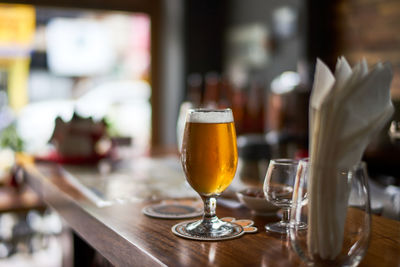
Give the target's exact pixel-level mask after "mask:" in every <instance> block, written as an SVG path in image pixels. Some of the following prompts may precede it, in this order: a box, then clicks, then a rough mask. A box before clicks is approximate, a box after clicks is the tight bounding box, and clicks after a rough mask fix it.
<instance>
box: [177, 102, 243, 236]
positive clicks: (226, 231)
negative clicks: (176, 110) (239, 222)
mask: <svg viewBox="0 0 400 267" xmlns="http://www.w3.org/2000/svg"><path fill="white" fill-rule="evenodd" d="M181 161H182V166H183V169H184V172H185V175H186V179H187V181H188V182H189V184H190V185H191V186H192V188H193V189H194V190H196V192H197V193H198V194H199V195H200V197H201V198H202V199H203V201H204V215H203V218H202V220H200V221H195V222H192V223H189V224H187V225H186V226H184V227H185V232H186V233H187V235H190V236H189V238H190V237H192V238H200V239H201V238H204V239H221V238H222V237H229V236H231V235H232V234H233V232H234V231H233V227H234V225H233V224H231V223H227V222H223V221H221V220H219V219H218V217H217V216H216V214H215V210H216V205H217V201H216V198H217V197H218V196H219V195H220V194H221V193H222V192H223V191H224V190H225V189H226V188H227V187H228V186H229V185H230V183H231V182H232V179H233V177H234V175H235V172H236V166H237V161H238V154H237V146H236V132H235V125H234V122H233V115H232V110H231V109H190V110H189V111H188V112H187V115H186V124H185V129H184V134H183V141H182V149H181ZM235 227H236V228H237V226H235Z"/></svg>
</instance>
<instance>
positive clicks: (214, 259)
mask: <svg viewBox="0 0 400 267" xmlns="http://www.w3.org/2000/svg"><path fill="white" fill-rule="evenodd" d="M25 174H26V179H27V181H28V182H29V184H30V185H31V186H32V188H33V189H34V190H35V191H36V192H38V193H40V195H41V196H42V198H43V200H44V201H45V202H46V203H48V204H49V205H50V206H52V207H53V208H54V209H55V210H56V211H57V212H58V213H59V214H60V215H61V216H62V217H63V218H64V219H65V221H66V222H67V223H68V224H69V225H70V226H71V227H72V229H73V230H74V231H76V232H77V233H78V234H79V235H80V236H81V237H82V238H83V239H85V240H86V241H87V242H88V243H89V244H90V245H91V246H93V247H94V248H95V249H96V250H98V251H99V252H100V253H101V254H102V255H103V256H105V257H106V258H107V259H108V260H109V261H110V262H111V263H113V264H115V265H117V266H136V265H138V266H154V265H167V266H209V265H215V266H304V265H303V264H302V262H300V260H299V258H298V257H297V255H296V254H295V253H294V252H292V250H291V249H290V247H289V242H288V240H287V238H286V237H282V236H274V235H271V234H267V233H266V232H265V231H264V230H263V229H264V225H265V224H266V223H268V222H271V221H276V220H278V218H276V217H262V216H254V215H253V214H251V212H249V210H247V209H246V208H239V209H229V208H227V207H222V206H219V207H218V210H217V214H218V215H219V216H220V217H224V216H233V217H235V218H237V219H244V218H251V219H253V220H254V221H255V225H256V226H257V227H258V229H259V232H258V233H256V234H246V235H244V236H243V237H241V238H238V239H234V240H228V241H223V242H199V241H191V240H186V239H182V238H179V237H176V236H175V235H174V234H173V233H172V232H171V227H172V226H173V225H174V224H176V223H177V222H179V221H178V220H163V219H154V218H150V217H147V216H145V215H143V214H142V212H141V209H142V208H143V207H144V206H145V205H146V204H148V203H129V204H121V205H114V206H110V207H105V208H98V207H96V206H94V205H93V204H92V203H90V202H89V201H87V200H86V199H85V198H84V197H83V196H78V195H77V194H76V193H77V192H74V191H73V190H71V188H68V187H66V186H65V185H63V183H60V182H55V181H57V180H60V179H63V178H62V176H60V173H59V171H58V167H57V166H55V165H51V164H50V165H43V164H37V165H31V166H25ZM372 229H373V231H372V240H371V244H370V248H369V250H368V252H367V255H366V257H365V259H364V260H363V261H362V263H361V265H360V266H371V267H372V266H399V265H400V255H399V252H400V231H399V229H400V222H397V221H393V220H389V219H385V218H381V217H377V216H374V217H373V228H372Z"/></svg>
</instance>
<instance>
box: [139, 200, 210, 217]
mask: <svg viewBox="0 0 400 267" xmlns="http://www.w3.org/2000/svg"><path fill="white" fill-rule="evenodd" d="M142 212H143V213H144V214H146V215H147V216H150V217H154V218H161V219H187V218H194V217H198V216H201V215H203V208H202V207H201V206H198V205H197V206H196V205H193V206H189V205H183V204H179V203H168V204H166V203H161V204H154V205H149V206H146V207H144V208H143V210H142Z"/></svg>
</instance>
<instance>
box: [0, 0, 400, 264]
mask: <svg viewBox="0 0 400 267" xmlns="http://www.w3.org/2000/svg"><path fill="white" fill-rule="evenodd" d="M399 26H400V2H399V1H396V0H381V1H375V0H347V1H345V0H336V1H334V0H332V1H324V2H322V1H317V0H305V1H294V0H283V1H275V0H273V1H264V0H248V1H239V0H231V1H228V0H218V1H215V0H214V1H212V0H204V1H195V0H185V1H184V0H168V1H167V0H152V1H144V0H131V1H126V0H115V1H103V0H99V1H88V0H81V1H78V0H73V1H47V0H37V1H15V2H8V3H0V146H1V148H0V179H1V180H0V183H1V187H0V199H1V201H0V202H1V203H0V212H1V211H2V212H1V213H0V258H1V259H3V260H4V261H2V260H0V266H3V265H2V264H3V263H4V264H5V265H4V266H9V265H7V264H9V263H10V262H12V263H14V264H22V265H21V266H24V265H23V264H24V257H21V256H18V255H22V254H24V255H25V254H30V255H31V258H30V261H29V262H30V263H29V264H31V265H30V266H61V265H63V266H71V265H72V264H73V263H72V262H71V260H70V259H71V257H68V256H65V255H63V254H65V253H67V254H68V253H70V251H71V248H70V246H71V244H72V243H74V241H73V239H74V237H73V236H71V235H70V234H68V230H65V229H64V228H65V227H64V226H63V223H62V222H61V220H60V219H59V218H58V217H57V215H56V214H54V213H53V212H52V211H50V210H48V209H47V208H46V206H45V205H44V204H43V203H41V201H40V199H38V198H37V196H36V195H35V194H34V193H33V192H32V191H30V190H29V188H26V187H25V186H24V185H23V183H21V182H20V181H19V178H18V168H17V167H16V166H17V164H16V163H18V162H19V161H24V160H29V159H27V156H26V155H30V156H33V157H34V158H36V159H37V160H44V161H46V160H47V161H53V162H58V163H75V164H76V163H78V164H81V163H89V164H90V163H96V164H97V163H98V162H101V160H102V159H104V158H121V157H135V156H146V155H152V154H157V152H158V151H171V152H177V151H178V148H179V144H180V140H181V133H182V126H183V120H184V117H183V116H184V115H183V114H184V112H185V111H186V110H187V108H189V107H230V108H232V110H233V112H234V117H235V124H236V130H237V134H238V146H239V156H240V165H239V167H238V173H239V175H240V176H241V178H242V180H243V182H246V183H258V182H260V180H261V179H263V175H264V171H265V165H266V163H265V162H267V160H268V159H270V158H277V157H298V158H300V157H306V156H307V153H308V152H307V149H308V125H307V122H308V98H309V95H310V92H311V86H312V82H313V74H314V67H315V63H316V58H317V57H318V58H320V59H322V60H323V61H325V62H326V63H327V64H328V65H329V66H330V67H331V69H332V68H334V66H335V62H336V59H337V57H338V56H341V55H344V56H345V57H346V58H347V59H348V60H349V62H350V63H351V65H353V64H355V63H356V62H357V61H359V60H361V59H362V58H365V59H366V60H367V61H368V63H369V64H370V65H373V64H375V63H377V62H378V61H389V62H390V63H391V64H392V68H393V74H394V78H393V82H392V87H391V93H392V99H393V103H394V105H395V109H396V111H395V114H394V116H393V119H392V121H393V122H391V123H390V124H388V125H387V126H386V127H385V128H384V130H383V131H382V132H381V133H380V134H379V136H377V138H376V139H375V140H374V142H373V143H371V144H370V146H369V147H368V149H367V151H366V153H365V155H364V160H365V161H366V162H367V166H368V171H369V173H370V176H371V183H372V192H373V197H374V198H375V199H377V200H380V201H377V202H374V203H376V204H375V206H373V208H374V210H375V212H376V213H379V214H382V215H384V216H387V217H390V218H395V219H400V189H399V186H400V153H399V152H400V142H399V141H398V140H399V129H398V128H399V125H398V123H397V122H398V121H400V109H399V103H400V37H399V35H398V32H397V31H398V30H397V29H398V28H399ZM117 147H118V148H121V149H118V150H117V149H116V148H117ZM103 167H104V166H103ZM104 168H107V166H105V167H104ZM3 198H4V200H3ZM385 203H386V204H385ZM385 205H386V206H387V205H389V206H392V209H391V210H390V209H388V210H385V209H384V206H385ZM46 223H47V225H48V226H47V227H44V228H46V229H43V225H46ZM76 242H77V241H75V243H76ZM78 245H79V244H78ZM65 247H67V249H66V248H65ZM40 253H42V254H40ZM46 253H49V254H48V255H53V256H54V261H51V263H49V264H50V265H46V264H45V263H43V259H46V256H43V255H47V254H46ZM35 257H36V258H35ZM32 259H33V260H32ZM66 259H67V260H66ZM68 259H69V261H68ZM47 260H48V258H47ZM99 261H102V259H101V258H100V259H99ZM33 262H35V264H36V265H34V264H33ZM15 266H18V265H15Z"/></svg>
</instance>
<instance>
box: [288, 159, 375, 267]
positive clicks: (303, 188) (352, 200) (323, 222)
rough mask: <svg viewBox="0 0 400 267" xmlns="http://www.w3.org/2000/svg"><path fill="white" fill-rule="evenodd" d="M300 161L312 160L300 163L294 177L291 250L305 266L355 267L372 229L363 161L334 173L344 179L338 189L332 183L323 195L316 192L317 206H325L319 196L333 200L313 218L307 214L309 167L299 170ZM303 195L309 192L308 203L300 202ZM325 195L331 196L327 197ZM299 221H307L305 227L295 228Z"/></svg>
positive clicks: (308, 211)
mask: <svg viewBox="0 0 400 267" xmlns="http://www.w3.org/2000/svg"><path fill="white" fill-rule="evenodd" d="M302 164H308V165H310V164H311V163H308V162H307V163H302V162H300V163H299V172H298V175H297V177H296V182H295V187H294V192H293V203H292V209H291V213H290V222H291V225H292V227H291V228H290V229H289V235H290V242H291V246H292V248H293V250H294V251H295V252H296V253H297V254H298V255H299V256H300V258H301V259H302V260H303V261H304V262H305V263H306V264H307V265H308V266H324V267H325V266H327V267H329V266H357V265H358V264H359V263H360V261H361V260H362V258H363V257H364V255H365V253H366V251H367V248H368V245H369V240H370V232H371V213H370V196H369V188H368V176H367V172H366V167H365V164H364V163H360V164H357V165H356V166H354V167H353V168H351V169H350V170H344V171H338V172H337V177H338V178H339V179H340V180H341V181H343V184H342V185H341V186H340V187H338V188H337V189H340V190H335V188H334V186H332V187H330V188H327V192H325V193H324V195H323V196H321V192H319V196H318V197H319V198H317V200H318V201H319V202H318V201H317V202H315V203H314V204H316V205H317V206H319V207H318V208H316V209H319V208H321V207H322V209H324V208H325V206H321V201H322V199H324V201H332V203H331V204H332V208H331V209H325V210H322V211H321V210H318V212H317V213H319V215H320V216H318V217H317V218H318V219H317V220H312V219H311V215H310V214H311V213H312V210H311V205H312V204H311V202H310V200H311V199H312V197H314V196H311V194H313V192H311V191H310V189H309V188H308V186H309V185H308V184H309V183H310V181H309V176H310V173H311V170H310V169H311V168H310V167H308V168H307V171H303V172H301V165H302ZM329 178H331V177H329ZM319 190H321V189H319ZM305 194H308V201H307V202H304V201H303V200H304V197H303V196H304V195H305ZM328 194H332V195H329V196H327V195H328ZM334 195H336V196H338V197H334ZM313 199H314V200H315V197H314V198H313ZM333 199H335V200H333ZM338 211H339V212H338ZM317 213H314V214H317ZM340 218H343V220H341V219H340ZM327 220H328V221H327ZM299 223H306V224H308V228H307V229H304V228H300V227H297V226H296V225H299ZM327 225H329V227H328V228H327ZM324 231H325V232H324Z"/></svg>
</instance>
